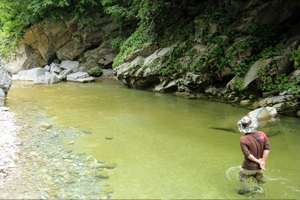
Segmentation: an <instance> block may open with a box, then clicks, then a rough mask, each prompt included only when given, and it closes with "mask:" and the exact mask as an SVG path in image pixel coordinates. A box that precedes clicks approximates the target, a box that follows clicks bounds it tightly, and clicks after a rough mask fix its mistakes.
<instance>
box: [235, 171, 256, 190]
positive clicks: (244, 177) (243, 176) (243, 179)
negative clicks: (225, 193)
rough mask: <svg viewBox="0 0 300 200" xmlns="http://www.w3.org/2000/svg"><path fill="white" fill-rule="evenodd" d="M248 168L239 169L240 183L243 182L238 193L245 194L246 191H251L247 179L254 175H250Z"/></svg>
mask: <svg viewBox="0 0 300 200" xmlns="http://www.w3.org/2000/svg"><path fill="white" fill-rule="evenodd" d="M247 171H248V170H245V169H241V170H240V171H239V179H240V183H241V188H240V189H238V190H237V193H238V194H241V195H244V194H246V193H249V192H250V189H249V185H248V183H247V180H248V179H249V178H251V177H252V175H248V173H247Z"/></svg>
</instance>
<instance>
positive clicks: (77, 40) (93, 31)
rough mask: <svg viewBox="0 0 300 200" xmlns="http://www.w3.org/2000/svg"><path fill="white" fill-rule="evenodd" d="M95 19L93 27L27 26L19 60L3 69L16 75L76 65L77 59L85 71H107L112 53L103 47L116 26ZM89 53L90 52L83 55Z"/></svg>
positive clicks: (64, 23)
mask: <svg viewBox="0 0 300 200" xmlns="http://www.w3.org/2000/svg"><path fill="white" fill-rule="evenodd" d="M95 18H96V20H95V21H96V24H93V25H90V26H81V25H79V24H77V23H74V22H73V21H64V20H63V19H61V21H57V22H55V23H53V24H51V25H49V24H47V25H45V24H43V23H39V24H35V25H33V26H31V27H30V28H28V29H27V30H26V32H25V35H24V38H23V39H22V40H21V41H20V45H19V47H18V54H19V56H18V57H17V59H15V60H10V61H9V62H8V63H6V68H7V69H8V70H9V71H10V72H12V73H17V72H19V71H20V70H24V69H31V68H36V67H42V66H45V65H47V64H49V63H52V62H57V61H58V62H59V61H62V60H71V61H73V60H77V61H78V60H79V57H80V59H81V63H82V65H84V66H85V67H88V68H92V67H96V66H99V67H101V68H111V66H112V61H113V58H114V57H115V55H116V53H115V52H114V51H113V50H112V49H111V47H110V45H107V44H110V42H109V38H108V37H107V35H110V36H111V37H112V38H113V36H115V35H117V34H118V33H117V26H116V25H114V24H113V23H112V22H111V20H110V19H109V18H108V17H102V16H95ZM97 47H100V48H99V49H98V48H97ZM90 49H92V50H91V52H89V51H87V50H90ZM82 55H83V56H82ZM94 61H95V62H94Z"/></svg>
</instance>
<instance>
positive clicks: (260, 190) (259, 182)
mask: <svg viewBox="0 0 300 200" xmlns="http://www.w3.org/2000/svg"><path fill="white" fill-rule="evenodd" d="M254 178H255V179H256V181H257V187H256V188H255V191H256V193H264V188H263V184H264V183H265V182H266V181H265V179H264V176H263V173H260V172H258V173H256V174H255V176H254Z"/></svg>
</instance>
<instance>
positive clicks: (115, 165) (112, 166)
mask: <svg viewBox="0 0 300 200" xmlns="http://www.w3.org/2000/svg"><path fill="white" fill-rule="evenodd" d="M116 167H117V163H103V164H101V165H100V168H106V169H114V168H116Z"/></svg>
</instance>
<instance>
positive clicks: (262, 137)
mask: <svg viewBox="0 0 300 200" xmlns="http://www.w3.org/2000/svg"><path fill="white" fill-rule="evenodd" d="M240 145H241V149H242V151H243V154H244V162H243V164H242V167H243V168H244V169H248V170H258V169H260V167H259V164H257V163H255V162H253V161H251V160H249V159H248V158H247V157H248V156H249V155H250V154H252V155H253V156H254V157H255V158H257V159H260V158H262V156H263V152H264V150H270V143H269V140H268V137H267V136H266V134H265V133H264V132H262V131H256V132H253V133H247V134H246V135H244V136H242V137H241V139H240Z"/></svg>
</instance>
